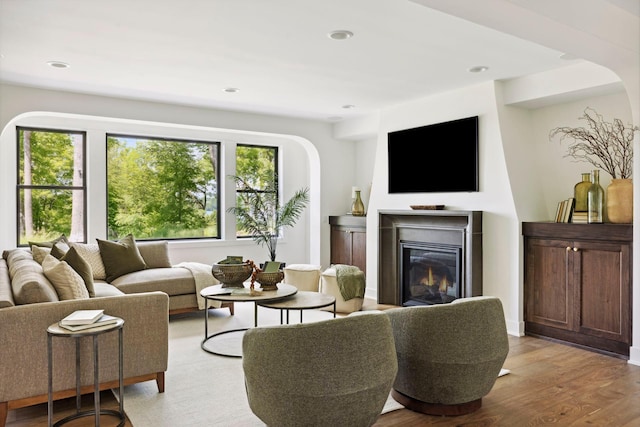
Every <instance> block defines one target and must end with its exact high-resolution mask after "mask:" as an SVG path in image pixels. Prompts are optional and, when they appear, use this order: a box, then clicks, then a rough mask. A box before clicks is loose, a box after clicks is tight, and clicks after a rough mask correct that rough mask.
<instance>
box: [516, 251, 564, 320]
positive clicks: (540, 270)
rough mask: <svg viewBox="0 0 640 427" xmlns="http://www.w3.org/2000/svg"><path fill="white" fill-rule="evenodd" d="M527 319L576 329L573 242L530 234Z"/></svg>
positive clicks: (526, 291)
mask: <svg viewBox="0 0 640 427" xmlns="http://www.w3.org/2000/svg"><path fill="white" fill-rule="evenodd" d="M526 245H527V246H526V251H527V252H526V253H527V264H526V270H525V301H526V305H525V321H527V322H533V323H537V324H540V325H546V326H551V327H554V328H560V329H566V330H574V323H575V315H574V310H575V307H574V301H575V300H576V296H575V286H574V280H572V278H573V276H574V269H575V267H576V266H575V265H574V263H573V262H572V257H571V254H572V253H573V251H572V247H573V246H572V242H570V241H565V240H548V239H536V238H528V239H527V241H526Z"/></svg>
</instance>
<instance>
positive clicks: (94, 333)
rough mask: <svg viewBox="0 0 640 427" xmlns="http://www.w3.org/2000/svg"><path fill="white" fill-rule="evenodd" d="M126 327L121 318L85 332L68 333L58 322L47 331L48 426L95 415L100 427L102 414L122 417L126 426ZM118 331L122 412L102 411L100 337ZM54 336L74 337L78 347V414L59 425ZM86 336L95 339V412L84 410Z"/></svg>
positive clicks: (121, 423)
mask: <svg viewBox="0 0 640 427" xmlns="http://www.w3.org/2000/svg"><path fill="white" fill-rule="evenodd" d="M123 325H124V320H123V319H120V318H117V322H116V323H115V324H111V325H105V326H98V327H95V328H91V329H84V330H82V331H77V332H73V331H70V330H67V329H65V328H63V327H61V326H59V325H58V323H57V322H56V323H54V324H52V325H50V326H49V327H48V328H47V357H48V369H49V371H48V375H49V378H48V391H47V393H48V407H47V409H48V418H47V421H48V424H47V425H48V426H49V427H51V426H53V427H57V426H61V425H63V424H65V423H68V422H70V421H72V420H75V419H78V418H81V417H86V416H91V415H93V416H95V425H96V426H100V415H111V416H115V417H118V418H119V419H120V423H119V424H118V427H121V426H124V422H125V419H126V418H125V415H124V406H123V396H124V384H123V366H122V365H123V353H122V341H123V340H122V327H123ZM113 331H118V385H119V391H118V401H119V404H120V406H119V410H117V411H116V410H112V409H100V378H99V375H98V372H99V369H98V353H99V351H98V350H99V349H98V336H99V335H102V334H105V333H108V332H113ZM53 337H58V338H72V339H74V340H75V344H76V413H75V414H72V415H69V416H67V417H65V418H63V419H61V420H59V421H57V422H56V423H55V424H53ZM82 337H92V338H93V387H94V391H93V396H94V406H93V410H88V411H81V410H80V408H81V406H82V394H81V385H80V339H81V338H82Z"/></svg>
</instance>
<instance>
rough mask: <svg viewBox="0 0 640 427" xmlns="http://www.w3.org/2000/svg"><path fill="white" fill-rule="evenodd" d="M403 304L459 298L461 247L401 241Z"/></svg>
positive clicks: (433, 302) (440, 302) (446, 301)
mask: <svg viewBox="0 0 640 427" xmlns="http://www.w3.org/2000/svg"><path fill="white" fill-rule="evenodd" d="M400 253H401V254H402V263H401V265H402V270H401V273H400V277H401V281H402V301H403V303H402V305H403V306H412V305H425V304H444V303H448V302H451V301H453V300H455V299H457V298H461V297H462V295H461V289H462V286H461V285H462V284H461V283H460V278H461V277H462V275H461V271H460V269H461V266H462V258H461V257H462V248H460V247H455V246H449V245H436V244H423V243H418V244H413V243H401V251H400Z"/></svg>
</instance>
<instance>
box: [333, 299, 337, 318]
mask: <svg viewBox="0 0 640 427" xmlns="http://www.w3.org/2000/svg"><path fill="white" fill-rule="evenodd" d="M333 318H334V319H335V318H336V302H335V301H334V302H333Z"/></svg>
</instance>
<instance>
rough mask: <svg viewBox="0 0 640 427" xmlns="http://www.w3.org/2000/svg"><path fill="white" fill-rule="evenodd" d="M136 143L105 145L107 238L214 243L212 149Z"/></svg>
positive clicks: (199, 145)
mask: <svg viewBox="0 0 640 427" xmlns="http://www.w3.org/2000/svg"><path fill="white" fill-rule="evenodd" d="M134 141H135V145H133V144H132V143H131V141H129V140H125V139H124V138H114V137H109V139H108V142H107V164H108V168H107V169H108V193H109V203H108V209H109V213H108V225H109V237H110V238H118V237H120V236H123V235H126V234H129V233H132V234H133V235H135V236H136V238H185V237H216V236H217V230H218V228H217V212H216V208H217V185H216V184H217V183H216V175H215V172H214V170H215V169H214V165H213V162H212V157H211V156H210V154H211V153H210V144H206V143H185V142H180V141H166V140H145V139H134ZM214 157H215V156H214ZM215 158H216V159H217V157H215Z"/></svg>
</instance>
